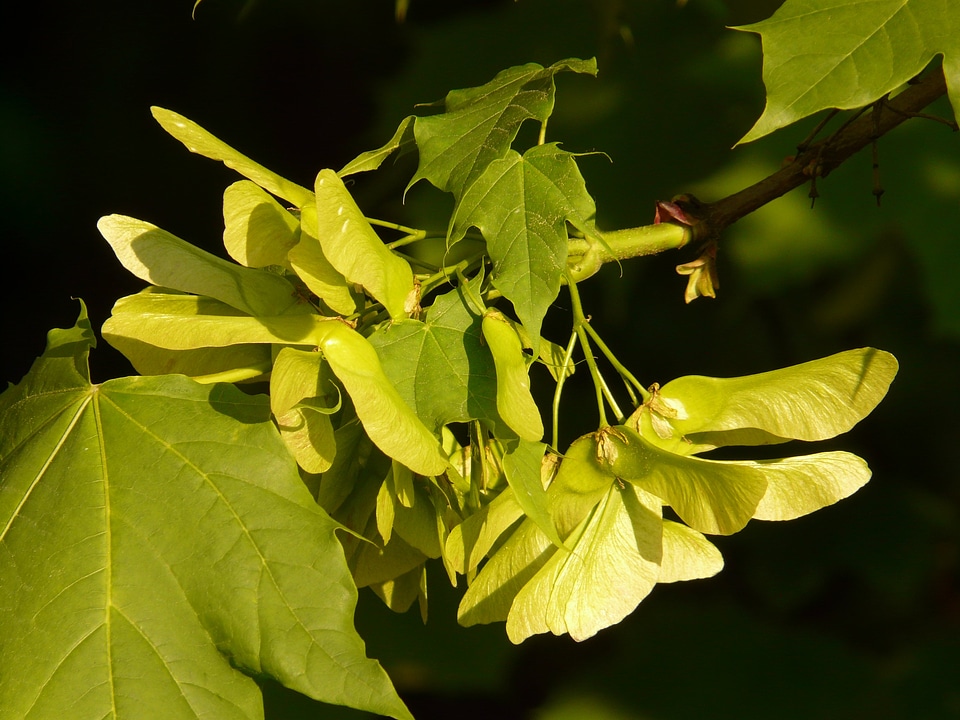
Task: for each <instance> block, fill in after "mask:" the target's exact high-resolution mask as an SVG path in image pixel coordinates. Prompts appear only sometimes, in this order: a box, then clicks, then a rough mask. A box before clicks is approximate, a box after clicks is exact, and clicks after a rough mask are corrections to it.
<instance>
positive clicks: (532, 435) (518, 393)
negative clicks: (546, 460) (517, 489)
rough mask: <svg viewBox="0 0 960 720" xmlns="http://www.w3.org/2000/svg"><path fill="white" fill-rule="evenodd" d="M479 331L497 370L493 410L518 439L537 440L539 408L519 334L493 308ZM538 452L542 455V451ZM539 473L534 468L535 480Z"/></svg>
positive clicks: (485, 316) (539, 424)
mask: <svg viewBox="0 0 960 720" xmlns="http://www.w3.org/2000/svg"><path fill="white" fill-rule="evenodd" d="M482 330H483V338H484V340H486V343H487V347H488V348H489V349H490V354H491V355H492V356H493V364H494V366H495V367H496V371H497V410H498V412H499V413H500V417H502V418H503V421H504V422H505V423H506V424H507V425H509V426H510V429H511V430H513V431H514V432H515V433H516V434H517V435H519V436H520V438H521V439H523V440H526V441H529V442H537V441H538V440H540V438H541V437H543V421H542V420H541V419H540V409H539V408H538V407H537V404H536V402H535V401H534V399H533V395H531V394H530V376H529V375H528V370H527V361H526V360H527V356H526V355H524V352H523V347H522V346H521V344H520V336H519V335H517V332H516V330H514V329H513V325H511V324H510V323H509V322H508V321H507V320H506V318H504V316H503V314H502V313H500V312H498V311H496V310H488V311H487V312H486V313H484V316H483V323H482ZM540 454H541V456H542V455H543V453H542V452H541V453H540ZM538 466H539V463H538ZM539 476H540V473H539V470H538V471H537V478H538V482H539ZM508 477H509V476H508Z"/></svg>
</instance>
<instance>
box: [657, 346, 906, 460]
mask: <svg viewBox="0 0 960 720" xmlns="http://www.w3.org/2000/svg"><path fill="white" fill-rule="evenodd" d="M897 367H898V366H897V361H896V358H894V357H893V355H891V354H890V353H886V352H883V351H882V350H875V349H873V348H862V349H859V350H848V351H846V352H841V353H837V354H836V355H831V356H829V357H826V358H821V359H819V360H813V361H811V362H807V363H803V364H801V365H794V366H792V367H787V368H782V369H780V370H772V371H770V372H765V373H759V374H757V375H746V376H744V377H736V378H708V377H702V376H698V375H691V376H686V377H681V378H677V379H676V380H672V381H670V382H669V383H667V384H666V385H664V386H663V387H662V388H661V389H660V399H661V401H662V402H664V403H666V404H667V406H668V407H669V408H672V409H673V410H674V411H675V417H670V418H667V420H668V422H669V423H670V425H672V427H673V428H674V429H675V430H676V431H677V432H678V433H679V434H681V435H684V436H686V437H688V438H689V439H690V440H691V441H693V442H694V443H698V444H710V445H713V446H723V445H759V444H765V443H777V442H784V441H786V440H789V439H795V440H810V441H812V440H825V439H827V438H831V437H834V436H836V435H839V434H840V433H844V432H847V431H848V430H850V428H852V427H853V426H854V425H856V424H857V423H858V422H859V421H860V420H862V419H863V418H865V417H866V416H867V415H868V414H870V412H871V411H872V410H873V409H874V408H875V407H876V406H877V404H878V403H879V402H880V401H881V400H882V399H883V397H884V395H886V393H887V389H888V388H889V386H890V383H891V382H892V381H893V378H894V376H895V375H896V374H897Z"/></svg>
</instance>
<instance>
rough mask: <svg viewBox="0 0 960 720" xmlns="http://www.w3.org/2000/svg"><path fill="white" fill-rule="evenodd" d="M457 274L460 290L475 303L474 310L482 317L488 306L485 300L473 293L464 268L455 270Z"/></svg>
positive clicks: (458, 267)
mask: <svg viewBox="0 0 960 720" xmlns="http://www.w3.org/2000/svg"><path fill="white" fill-rule="evenodd" d="M455 270H456V273H457V280H458V281H459V287H460V290H461V291H462V292H463V294H464V295H466V296H467V299H468V300H469V301H470V302H471V303H473V307H474V309H475V310H476V311H477V312H478V313H480V314H481V315H482V314H483V313H484V312H486V310H487V306H486V305H485V304H484V302H483V300H481V299H480V297H479V296H478V295H477V294H476V293H475V292H473V288H472V287H470V282H469V281H468V280H467V278H466V276H465V275H464V274H463V268H461V267H460V266H459V265H457V267H456V268H455Z"/></svg>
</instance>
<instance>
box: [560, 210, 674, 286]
mask: <svg viewBox="0 0 960 720" xmlns="http://www.w3.org/2000/svg"><path fill="white" fill-rule="evenodd" d="M692 237H693V232H692V231H691V230H690V228H688V227H683V226H681V225H675V224H673V223H660V224H659V225H643V226H641V227H636V228H627V229H626V230H614V231H613V232H605V233H601V232H599V231H598V232H597V233H596V235H595V236H589V237H586V238H570V240H569V241H568V244H567V267H568V268H569V269H570V276H571V278H572V279H573V280H574V281H575V282H580V281H581V280H586V279H587V278H588V277H590V276H591V275H593V274H594V273H595V272H597V271H598V270H599V269H600V267H601V266H602V265H603V264H604V263H608V262H620V261H621V260H628V259H630V258H635V257H641V256H643V255H656V254H658V253H662V252H665V251H666V250H675V249H677V248H682V247H683V246H684V245H686V244H687V243H688V242H690V240H691V239H692Z"/></svg>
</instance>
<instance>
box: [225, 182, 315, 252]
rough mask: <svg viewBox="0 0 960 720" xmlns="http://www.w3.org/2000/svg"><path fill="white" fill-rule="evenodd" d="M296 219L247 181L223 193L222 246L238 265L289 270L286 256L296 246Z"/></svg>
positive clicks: (297, 225) (297, 233) (236, 183)
mask: <svg viewBox="0 0 960 720" xmlns="http://www.w3.org/2000/svg"><path fill="white" fill-rule="evenodd" d="M298 235H299V223H298V222H297V219H296V218H295V217H294V216H293V215H292V214H290V213H289V212H288V211H287V210H286V209H284V208H283V206H281V205H280V203H278V202H277V201H276V200H274V199H273V197H272V196H271V195H269V194H267V193H266V192H264V190H263V189H262V188H261V187H260V186H259V185H257V184H256V183H253V182H250V181H249V180H238V181H237V182H235V183H233V185H231V186H230V187H228V188H227V189H226V190H224V192H223V245H224V247H225V248H226V249H227V253H228V254H229V255H230V257H232V258H233V259H234V260H236V261H237V262H238V263H240V264H241V265H244V266H246V267H253V268H263V267H267V266H268V265H279V266H283V267H289V266H290V264H289V262H288V261H287V253H288V252H289V251H290V249H291V248H292V247H293V246H294V245H296V244H297V241H298V240H299V238H298Z"/></svg>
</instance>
